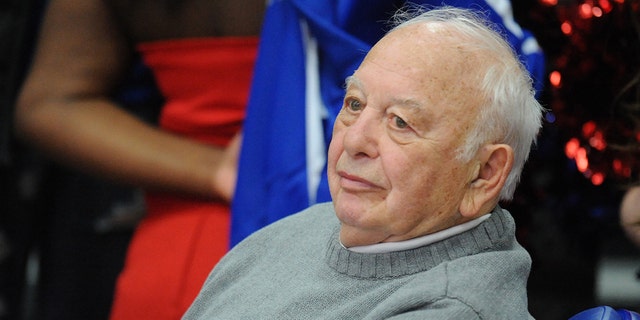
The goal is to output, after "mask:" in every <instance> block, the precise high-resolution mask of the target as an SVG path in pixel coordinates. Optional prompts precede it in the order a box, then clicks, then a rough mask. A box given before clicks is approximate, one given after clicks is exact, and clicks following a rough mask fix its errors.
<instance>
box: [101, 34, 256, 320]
mask: <svg viewBox="0 0 640 320" xmlns="http://www.w3.org/2000/svg"><path fill="white" fill-rule="evenodd" d="M257 44H258V40H257V38H254V37H251V38H211V39H187V40H173V41H163V42H154V43H145V44H142V45H140V46H139V48H138V49H139V51H140V52H141V54H142V55H143V59H144V61H145V63H146V64H147V65H148V66H149V67H150V68H151V69H152V70H153V72H154V75H155V77H156V81H157V83H158V86H159V88H160V90H161V92H162V93H163V95H164V96H165V99H166V104H165V106H164V107H163V110H162V112H161V118H160V126H161V127H162V128H163V129H164V130H167V131H171V132H174V133H176V134H179V135H182V136H186V137H189V138H192V139H195V140H198V141H201V142H204V143H208V144H213V145H218V146H226V145H227V144H228V142H229V140H230V139H231V138H232V137H233V136H234V135H235V134H236V133H237V132H238V130H239V129H240V125H241V123H242V120H243V118H244V114H245V105H246V101H247V98H248V93H249V87H250V82H251V76H252V72H253V64H254V62H255V57H256V53H257ZM146 200H147V215H146V217H145V219H144V220H143V221H142V222H141V223H140V225H139V226H138V228H137V229H136V232H135V234H134V236H133V239H132V241H131V244H130V245H129V249H128V252H127V258H126V261H125V266H124V269H123V271H122V273H121V275H120V277H119V279H118V283H117V286H116V293H115V297H114V304H113V307H112V310H111V319H112V320H129V319H131V320H133V319H135V320H140V319H154V320H162V319H167V320H170V319H171V320H172V319H180V317H181V316H182V314H183V313H184V312H185V311H186V310H187V308H188V307H189V306H190V305H191V302H192V301H193V300H194V299H195V297H196V295H197V294H198V292H199V291H200V288H201V286H202V284H203V282H204V280H205V279H206V277H207V276H208V274H209V272H210V271H211V269H212V268H213V266H214V265H215V264H216V263H217V262H218V260H219V259H220V258H221V257H222V256H223V255H224V254H225V253H226V252H227V250H228V244H229V222H230V217H229V215H230V213H229V207H228V206H227V205H225V204H222V203H216V202H212V201H203V200H197V199H189V198H181V197H177V196H173V195H168V194H147V197H146Z"/></svg>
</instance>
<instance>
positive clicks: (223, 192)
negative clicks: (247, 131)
mask: <svg viewBox="0 0 640 320" xmlns="http://www.w3.org/2000/svg"><path fill="white" fill-rule="evenodd" d="M241 142H242V134H241V133H238V134H237V135H236V136H235V137H234V138H233V140H231V142H230V143H229V145H228V146H227V148H226V149H225V151H224V154H223V156H222V159H221V161H220V164H219V165H218V168H217V169H216V171H215V173H214V178H213V185H214V190H215V191H216V193H217V194H218V196H220V197H221V198H222V199H224V200H226V201H227V202H231V200H232V199H233V194H234V192H235V188H236V180H237V176H238V158H239V157H240V146H241Z"/></svg>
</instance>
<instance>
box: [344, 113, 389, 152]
mask: <svg viewBox="0 0 640 320" xmlns="http://www.w3.org/2000/svg"><path fill="white" fill-rule="evenodd" d="M381 124H382V121H381V118H380V116H379V115H377V112H376V110H373V109H371V108H365V109H364V110H363V111H362V113H361V114H360V115H359V116H358V119H356V121H355V122H353V123H352V124H351V125H350V126H349V127H347V131H346V132H345V135H344V150H345V151H346V152H347V153H348V154H349V155H351V156H352V157H368V158H376V157H377V156H378V142H379V139H380V134H381V132H382V130H383V128H382V127H381Z"/></svg>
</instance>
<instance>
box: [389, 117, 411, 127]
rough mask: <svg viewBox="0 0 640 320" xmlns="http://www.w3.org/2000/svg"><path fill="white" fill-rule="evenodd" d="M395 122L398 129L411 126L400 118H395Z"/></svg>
mask: <svg viewBox="0 0 640 320" xmlns="http://www.w3.org/2000/svg"><path fill="white" fill-rule="evenodd" d="M393 122H394V123H395V125H396V127H398V128H400V129H404V128H406V127H408V126H409V124H408V123H407V122H406V121H404V120H403V119H402V118H400V117H398V116H394V117H393Z"/></svg>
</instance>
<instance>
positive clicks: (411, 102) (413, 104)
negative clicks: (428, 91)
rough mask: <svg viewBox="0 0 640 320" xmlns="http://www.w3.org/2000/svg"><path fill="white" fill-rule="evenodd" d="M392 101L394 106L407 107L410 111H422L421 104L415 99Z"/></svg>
mask: <svg viewBox="0 0 640 320" xmlns="http://www.w3.org/2000/svg"><path fill="white" fill-rule="evenodd" d="M392 101H393V104H394V105H398V106H404V107H409V108H410V109H416V111H418V110H420V111H421V110H422V109H423V108H422V106H423V103H421V102H420V101H418V100H415V99H411V98H407V99H393V100H392Z"/></svg>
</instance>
